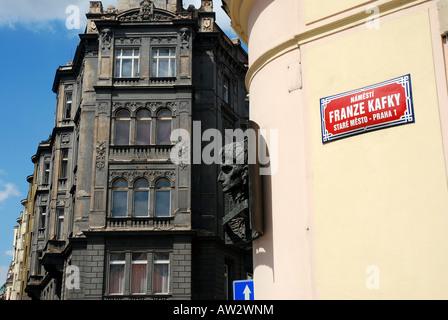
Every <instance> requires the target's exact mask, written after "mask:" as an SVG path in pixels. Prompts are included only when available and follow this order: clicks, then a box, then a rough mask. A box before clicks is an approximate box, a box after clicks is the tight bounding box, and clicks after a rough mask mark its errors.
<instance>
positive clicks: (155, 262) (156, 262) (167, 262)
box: [151, 251, 171, 295]
mask: <svg viewBox="0 0 448 320" xmlns="http://www.w3.org/2000/svg"><path fill="white" fill-rule="evenodd" d="M157 254H168V259H165V260H161V259H160V260H157V259H156V255H157ZM156 265H167V266H168V272H167V277H168V280H167V282H168V284H167V290H166V292H165V291H163V292H156V290H155V286H156V282H155V272H156ZM170 289H171V253H170V252H168V251H156V252H154V253H153V261H152V288H151V291H152V293H153V294H155V295H166V294H169V293H170Z"/></svg>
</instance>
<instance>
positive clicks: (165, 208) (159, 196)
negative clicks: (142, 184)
mask: <svg viewBox="0 0 448 320" xmlns="http://www.w3.org/2000/svg"><path fill="white" fill-rule="evenodd" d="M170 194H171V192H170V190H156V207H155V215H156V217H169V216H170V198H171V196H170Z"/></svg>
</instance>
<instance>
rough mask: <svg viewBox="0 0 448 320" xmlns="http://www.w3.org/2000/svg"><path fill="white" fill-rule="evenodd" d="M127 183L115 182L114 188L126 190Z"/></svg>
mask: <svg viewBox="0 0 448 320" xmlns="http://www.w3.org/2000/svg"><path fill="white" fill-rule="evenodd" d="M127 187H128V183H127V182H126V181H125V180H117V181H115V183H114V188H127Z"/></svg>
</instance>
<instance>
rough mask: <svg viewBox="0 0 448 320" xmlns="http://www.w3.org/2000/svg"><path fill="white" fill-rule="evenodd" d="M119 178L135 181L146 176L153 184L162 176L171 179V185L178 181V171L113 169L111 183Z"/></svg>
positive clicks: (110, 177)
mask: <svg viewBox="0 0 448 320" xmlns="http://www.w3.org/2000/svg"><path fill="white" fill-rule="evenodd" d="M117 178H123V179H125V180H127V181H129V182H132V181H135V180H137V179H140V178H146V179H147V180H148V181H150V184H151V185H154V182H155V181H156V180H157V179H160V178H166V179H168V180H170V181H171V186H174V184H175V183H176V173H175V172H174V171H173V170H157V171H153V170H152V171H142V170H136V171H132V170H124V171H121V170H120V171H112V172H111V173H110V176H109V183H111V182H112V181H114V180H115V179H117Z"/></svg>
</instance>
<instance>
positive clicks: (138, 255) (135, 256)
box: [132, 252, 146, 261]
mask: <svg viewBox="0 0 448 320" xmlns="http://www.w3.org/2000/svg"><path fill="white" fill-rule="evenodd" d="M132 261H146V252H133V253H132Z"/></svg>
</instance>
